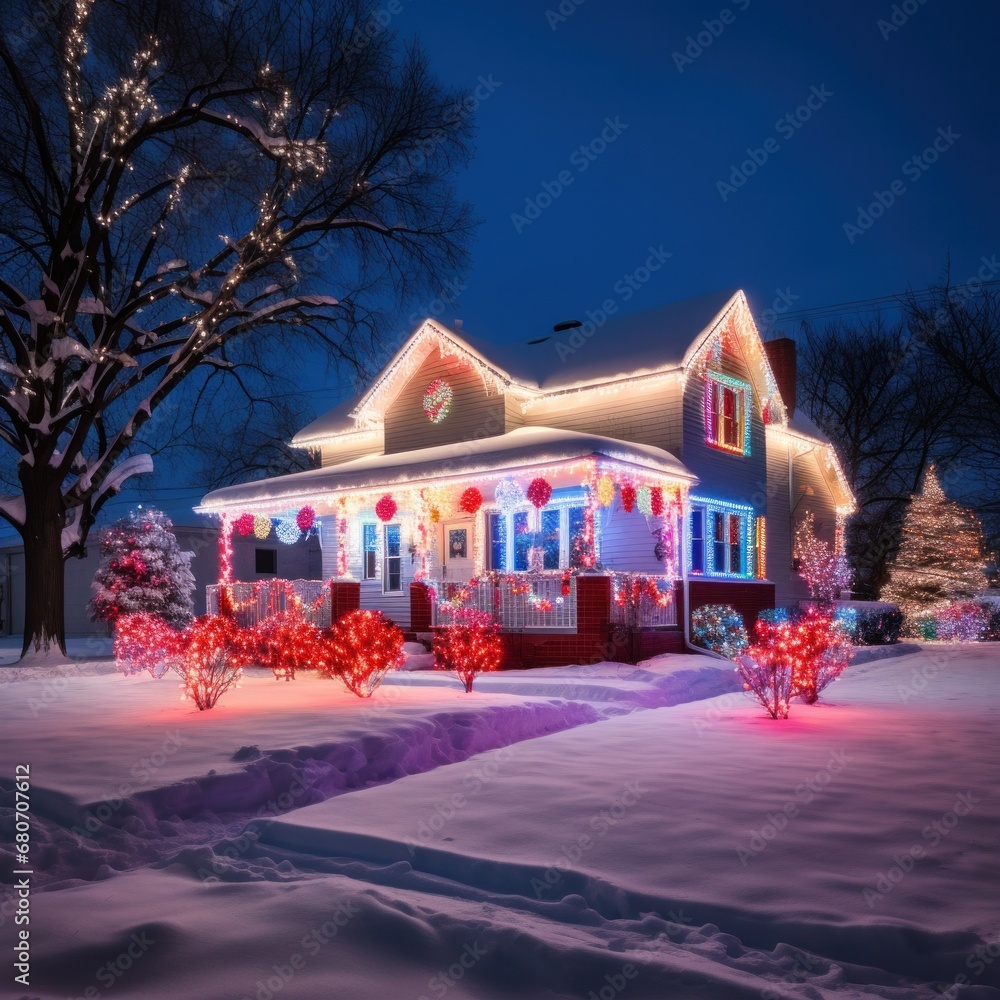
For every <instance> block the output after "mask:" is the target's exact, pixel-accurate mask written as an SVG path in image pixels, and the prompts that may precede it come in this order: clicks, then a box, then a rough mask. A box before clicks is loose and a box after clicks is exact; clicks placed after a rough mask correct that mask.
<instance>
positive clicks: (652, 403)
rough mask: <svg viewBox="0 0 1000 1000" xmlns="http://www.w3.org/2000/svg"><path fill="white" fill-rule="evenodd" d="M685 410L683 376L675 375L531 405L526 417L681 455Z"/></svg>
mask: <svg viewBox="0 0 1000 1000" xmlns="http://www.w3.org/2000/svg"><path fill="white" fill-rule="evenodd" d="M681 415H682V414H681V388H680V381H679V380H677V379H673V378H671V379H669V380H667V381H664V382H661V383H658V384H657V385H656V386H655V388H652V387H651V388H647V389H645V390H640V388H639V387H638V385H632V386H623V387H621V388H620V389H619V390H618V391H617V392H609V393H606V394H604V395H599V394H598V393H596V392H593V393H591V392H587V393H580V394H571V395H567V396H563V397H555V398H554V399H552V400H545V401H544V402H541V403H538V404H536V405H534V406H532V407H531V408H529V410H528V412H527V413H526V414H525V417H524V420H525V423H526V424H528V425H533V426H541V427H560V428H565V429H566V430H571V431H580V432H581V433H586V434H602V435H603V436H604V437H610V438H617V439H619V440H621V441H634V442H637V443H639V444H650V445H655V446H656V447H657V448H662V449H663V450H664V451H669V452H670V453H671V454H673V455H678V451H679V449H680V444H681ZM678 457H680V456H679V455H678Z"/></svg>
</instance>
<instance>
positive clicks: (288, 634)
mask: <svg viewBox="0 0 1000 1000" xmlns="http://www.w3.org/2000/svg"><path fill="white" fill-rule="evenodd" d="M250 644H251V646H252V648H253V650H254V653H255V659H256V662H257V663H259V664H260V665H261V666H262V667H266V668H267V669H269V670H271V671H272V672H273V673H274V676H275V678H276V679H277V680H279V681H280V680H286V681H290V680H294V678H295V671H296V670H301V669H303V668H309V667H311V668H316V669H320V668H321V666H322V664H324V663H325V662H326V658H327V643H326V641H325V639H324V636H323V632H322V630H321V629H320V628H319V626H317V625H314V624H313V623H312V622H311V621H309V619H308V618H306V616H305V614H303V612H302V610H301V608H289V609H288V610H286V611H282V612H280V613H279V614H276V615H272V616H271V617H270V618H265V619H264V620H263V621H262V622H260V623H259V624H258V625H257V626H256V627H255V628H254V629H253V630H252V635H251V637H250Z"/></svg>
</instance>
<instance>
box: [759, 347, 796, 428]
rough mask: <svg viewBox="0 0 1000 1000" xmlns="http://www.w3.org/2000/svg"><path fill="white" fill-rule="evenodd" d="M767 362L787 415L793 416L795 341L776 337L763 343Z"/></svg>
mask: <svg viewBox="0 0 1000 1000" xmlns="http://www.w3.org/2000/svg"><path fill="white" fill-rule="evenodd" d="M764 350H765V352H766V353H767V360H768V361H769V362H770V363H771V371H772V372H774V380H775V381H776V382H777V383H778V392H780V393H781V398H782V399H783V400H784V403H785V406H786V407H787V408H788V415H789V416H790V417H791V416H794V415H795V341H794V340H792V339H791V337H778V339H777V340H767V341H765V342H764Z"/></svg>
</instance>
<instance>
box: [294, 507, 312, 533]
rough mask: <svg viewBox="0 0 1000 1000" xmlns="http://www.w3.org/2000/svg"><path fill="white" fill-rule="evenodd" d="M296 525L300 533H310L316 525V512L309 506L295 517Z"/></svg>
mask: <svg viewBox="0 0 1000 1000" xmlns="http://www.w3.org/2000/svg"><path fill="white" fill-rule="evenodd" d="M295 523H296V524H297V525H298V526H299V531H308V530H309V529H310V528H311V527H312V526H313V525H314V524H315V523H316V511H314V510H313V509H312V507H310V506H309V505H308V504H307V505H306V506H305V507H303V508H302V509H301V510H300V511H299V512H298V514H296V515H295Z"/></svg>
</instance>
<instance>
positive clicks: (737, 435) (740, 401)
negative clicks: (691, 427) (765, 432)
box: [705, 372, 751, 455]
mask: <svg viewBox="0 0 1000 1000" xmlns="http://www.w3.org/2000/svg"><path fill="white" fill-rule="evenodd" d="M750 402H751V394H750V386H749V384H748V383H746V382H742V381H740V379H737V378H732V377H731V376H729V375H722V374H721V373H719V372H709V373H708V375H707V378H706V382H705V438H706V440H707V441H708V443H709V444H710V445H713V446H714V447H716V448H723V449H725V450H726V451H732V452H735V453H737V454H739V455H749V454H750Z"/></svg>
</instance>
